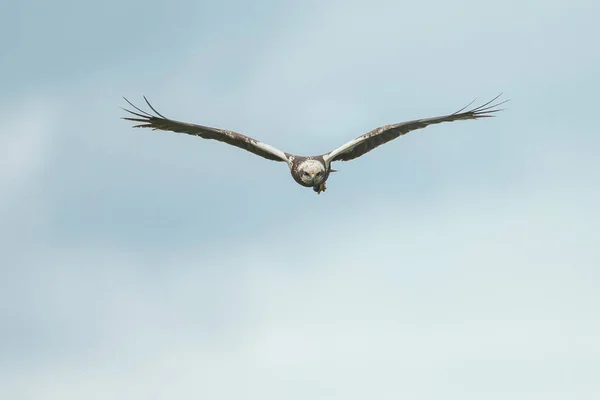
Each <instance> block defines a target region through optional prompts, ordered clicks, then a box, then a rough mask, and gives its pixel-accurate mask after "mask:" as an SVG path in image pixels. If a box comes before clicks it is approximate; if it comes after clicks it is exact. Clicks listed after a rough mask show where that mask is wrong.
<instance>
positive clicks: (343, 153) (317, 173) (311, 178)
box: [122, 93, 508, 194]
mask: <svg viewBox="0 0 600 400" xmlns="http://www.w3.org/2000/svg"><path fill="white" fill-rule="evenodd" d="M501 95H502V93H501V94H499V95H498V96H496V97H494V98H493V99H492V100H490V101H488V102H487V103H485V104H482V105H480V106H478V107H475V108H472V109H470V110H468V111H464V110H465V109H467V107H469V106H470V105H471V104H473V102H474V100H473V101H472V102H471V103H469V104H467V105H466V106H465V107H463V108H461V109H460V110H458V111H456V112H454V113H452V114H448V115H443V116H441V117H433V118H425V119H416V120H412V121H406V122H400V123H396V124H391V125H384V126H380V127H378V128H375V129H373V130H372V131H369V132H367V133H365V134H364V135H362V136H359V137H357V138H356V139H354V140H351V141H349V142H347V143H345V144H344V145H342V146H340V147H338V148H337V149H335V150H333V151H330V152H329V153H325V154H321V155H318V156H308V157H305V156H297V155H294V154H290V153H285V152H283V151H281V150H278V149H276V148H275V147H273V146H270V145H268V144H266V143H262V142H260V141H258V140H256V139H254V138H251V137H249V136H245V135H242V134H241V133H237V132H234V131H229V130H225V129H219V128H211V127H208V126H203V125H196V124H191V123H188V122H181V121H175V120H172V119H169V118H167V117H165V116H164V115H162V114H161V113H159V112H158V111H156V109H155V108H154V107H153V106H152V105H151V104H150V102H149V101H148V99H147V98H146V96H144V100H145V101H146V104H147V105H148V107H150V109H151V110H152V111H153V112H154V113H155V115H152V114H150V113H149V112H146V111H144V110H142V109H140V108H138V107H136V106H135V105H133V104H132V103H131V102H130V101H129V100H127V99H126V98H124V99H125V101H126V102H127V103H129V105H130V106H132V107H133V108H134V109H135V110H136V111H131V110H127V109H125V108H123V110H124V111H127V112H128V113H130V114H132V115H133V116H134V118H132V117H124V118H122V119H125V120H129V121H134V122H140V124H138V125H135V126H133V127H134V128H151V129H152V130H157V129H158V130H163V131H172V132H180V133H187V134H188V135H195V136H200V137H201V138H204V139H213V140H218V141H220V142H225V143H227V144H230V145H232V146H236V147H239V148H241V149H244V150H246V151H249V152H251V153H254V154H256V155H259V156H261V157H263V158H266V159H267V160H272V161H279V162H285V163H287V165H288V167H289V169H290V172H291V174H292V178H294V180H295V181H296V182H297V183H298V184H300V185H302V186H304V187H312V188H313V190H314V191H315V192H316V193H317V194H320V193H321V192H324V191H325V190H326V189H327V188H326V186H325V182H326V181H327V179H328V178H329V174H330V173H331V172H336V170H334V169H331V163H332V162H334V161H350V160H353V159H355V158H357V157H360V156H362V155H364V154H367V153H368V152H370V151H371V150H373V149H374V148H376V147H379V146H381V145H382V144H384V143H387V142H389V141H392V140H394V139H396V138H397V137H399V136H401V135H405V134H407V133H408V132H410V131H414V130H416V129H422V128H425V127H427V126H429V125H433V124H439V123H441V122H451V121H459V120H468V119H479V118H488V117H493V116H494V115H493V113H496V112H498V111H502V110H501V109H499V108H498V107H499V106H500V105H502V104H504V103H506V102H507V101H508V100H504V101H502V102H496V100H498V98H499V97H500V96H501ZM495 102H496V103H495Z"/></svg>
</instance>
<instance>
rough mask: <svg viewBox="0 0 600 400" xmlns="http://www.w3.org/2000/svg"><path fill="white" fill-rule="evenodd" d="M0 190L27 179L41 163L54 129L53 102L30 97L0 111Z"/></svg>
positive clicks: (7, 188)
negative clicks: (0, 112)
mask: <svg viewBox="0 0 600 400" xmlns="http://www.w3.org/2000/svg"><path fill="white" fill-rule="evenodd" d="M0 120H1V121H2V122H1V125H0V132H1V134H0V188H1V189H0V192H2V193H5V194H6V193H7V192H8V191H9V190H15V189H16V188H18V187H21V186H22V185H24V184H26V183H28V182H30V180H31V178H32V177H33V176H34V175H35V173H36V172H37V170H38V169H39V168H40V166H41V165H42V163H43V159H44V156H45V151H46V149H47V146H48V139H49V135H50V133H51V132H52V131H53V130H54V129H55V128H56V125H55V124H56V103H55V102H52V101H50V100H49V99H46V98H42V97H31V98H27V99H24V100H22V101H19V102H17V103H16V104H11V107H10V109H8V110H4V112H3V113H2V114H0Z"/></svg>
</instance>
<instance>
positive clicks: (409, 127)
mask: <svg viewBox="0 0 600 400" xmlns="http://www.w3.org/2000/svg"><path fill="white" fill-rule="evenodd" d="M501 95H502V93H500V94H499V95H498V96H496V97H494V98H493V99H492V100H490V101H488V102H487V103H485V104H483V105H481V106H479V107H475V108H473V109H471V110H469V111H464V112H462V111H463V110H464V109H465V108H467V107H469V106H470V105H471V104H473V102H471V103H469V104H468V105H466V106H465V107H463V108H461V109H460V110H458V111H456V112H455V113H453V114H450V115H444V116H442V117H434V118H425V119H416V120H414V121H406V122H400V123H399V124H392V125H384V126H381V127H379V128H376V129H373V130H372V131H370V132H367V133H365V134H364V135H362V136H359V137H357V138H356V139H354V140H351V141H349V142H348V143H346V144H344V145H343V146H341V147H339V148H337V149H335V150H333V151H332V152H330V153H328V154H326V155H325V156H324V158H325V160H326V161H328V162H331V161H349V160H352V159H355V158H357V157H360V156H362V155H363V154H366V153H368V152H369V151H371V150H373V149H374V148H376V147H379V146H381V145H382V144H384V143H387V142H389V141H391V140H394V139H396V138H397V137H398V136H401V135H405V134H407V133H408V132H410V131H414V130H416V129H423V128H425V127H427V126H429V125H433V124H439V123H441V122H450V121H459V120H464V119H478V118H487V117H493V116H494V115H491V114H493V113H495V112H498V111H501V109H498V108H497V107H498V106H500V105H501V104H504V103H506V102H507V101H508V100H504V101H502V102H500V103H494V101H496V100H497V99H498V98H499V97H500V96H501Z"/></svg>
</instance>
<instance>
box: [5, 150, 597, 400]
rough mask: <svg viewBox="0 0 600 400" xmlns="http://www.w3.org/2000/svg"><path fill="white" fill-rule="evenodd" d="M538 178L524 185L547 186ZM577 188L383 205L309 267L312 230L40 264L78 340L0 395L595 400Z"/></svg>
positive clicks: (347, 225)
mask: <svg viewBox="0 0 600 400" xmlns="http://www.w3.org/2000/svg"><path fill="white" fill-rule="evenodd" d="M586 163H587V161H585V160H584V161H583V162H582V163H581V164H580V165H586ZM532 165H533V167H532V168H533V169H532V170H530V171H529V173H528V175H527V176H526V177H525V178H524V181H528V182H535V181H537V180H538V178H540V177H544V176H546V173H548V171H547V170H546V169H545V167H544V166H543V165H542V166H541V167H540V164H536V163H532ZM570 165H571V167H572V168H575V169H577V166H576V165H574V164H573V163H572V162H570ZM561 167H562V166H561V165H560V164H559V165H556V166H555V169H556V170H560V169H561ZM540 168H541V169H540ZM540 174H541V175H540ZM583 180H584V181H585V179H583ZM542 182H544V181H542ZM582 183H583V182H581V181H579V182H578V181H577V180H574V181H573V182H572V186H571V187H570V190H571V193H572V196H560V187H553V186H552V185H551V184H549V183H547V182H546V183H545V184H544V185H541V186H540V185H538V186H535V185H531V186H529V188H527V187H526V188H523V189H517V190H511V191H506V190H505V189H506V188H498V189H494V190H488V188H485V189H481V190H477V189H475V190H471V191H463V189H464V188H458V190H456V191H451V192H445V193H440V197H438V199H437V201H436V203H435V204H427V203H420V204H417V203H411V202H406V201H405V202H401V203H400V204H397V203H393V204H392V203H386V202H382V201H377V200H374V201H373V202H372V203H371V204H367V205H363V207H365V208H366V209H369V210H372V211H371V212H370V213H369V214H364V213H362V214H356V215H355V216H354V217H353V219H352V220H345V219H344V218H343V215H345V214H346V213H351V212H352V210H345V211H344V212H341V213H339V214H336V215H337V216H336V220H330V221H328V224H327V225H324V226H321V228H320V232H319V235H321V236H322V237H323V238H331V237H335V241H328V240H326V239H324V240H319V241H317V242H316V243H315V244H314V246H313V247H312V248H311V250H310V251H307V249H306V247H302V246H304V244H299V243H298V242H297V240H298V238H299V237H307V238H308V237H309V235H303V234H302V232H308V231H310V230H312V229H314V227H313V225H312V224H311V223H309V222H306V223H304V224H301V225H300V227H299V229H300V230H301V231H296V232H294V233H293V234H290V233H286V232H285V231H284V232H281V231H280V232H278V234H277V236H273V235H272V234H265V235H263V236H261V237H255V238H253V239H250V240H249V241H248V242H247V243H243V244H236V243H232V244H230V252H229V253H227V254H223V253H221V251H222V249H214V250H212V251H209V252H208V253H206V252H204V253H202V254H199V253H197V252H195V251H194V250H193V249H187V250H185V252H184V253H182V252H181V251H179V252H177V253H173V254H168V255H164V256H163V257H161V258H160V259H154V260H152V259H150V260H148V259H144V258H143V257H141V256H140V255H135V254H127V252H125V253H123V251H115V250H114V249H113V250H111V249H110V248H98V249H94V248H90V249H87V250H85V249H83V250H79V251H73V250H68V251H60V250H59V251H55V252H53V253H51V254H43V255H40V258H41V260H43V264H44V268H43V271H44V273H43V274H42V275H28V276H37V278H36V279H39V280H40V282H43V284H39V285H35V287H36V288H37V289H36V290H37V296H39V298H38V301H39V303H37V306H36V308H37V311H35V312H38V313H43V314H44V315H45V322H44V324H43V325H42V326H39V327H38V329H46V330H48V336H49V337H50V336H56V334H58V333H60V332H62V334H63V335H66V337H67V339H68V340H67V341H66V342H65V343H63V344H62V346H64V351H63V352H62V353H63V354H62V356H61V357H51V358H48V359H44V357H41V358H40V359H39V360H38V361H36V362H35V363H33V364H30V365H27V364H26V363H25V364H21V365H17V366H14V368H12V371H10V372H8V373H7V374H5V378H4V381H3V382H0V383H1V384H2V387H4V388H5V390H7V392H6V393H8V395H9V397H11V398H32V399H34V398H45V399H71V398H72V399H76V398H82V397H85V398H92V399H93V398H105V397H106V396H110V397H112V398H115V399H120V398H123V399H125V398H132V397H133V398H164V397H184V396H190V394H193V396H200V397H203V398H204V397H206V398H215V399H220V398H223V399H225V398H239V397H250V398H259V397H260V398H264V399H270V398H281V397H285V398H292V399H296V398H297V399H301V398H306V397H307V396H311V397H317V398H348V399H353V398H357V399H358V398H365V397H369V396H371V397H378V398H390V399H391V398H398V397H402V396H413V397H416V398H424V399H425V398H440V397H445V398H461V399H465V398H466V399H470V398H473V399H475V398H480V396H481V395H485V396H486V398H489V397H492V398H501V397H502V395H504V396H507V395H510V396H511V398H522V399H531V398H539V399H542V398H544V399H552V398H556V399H558V398H563V396H564V395H565V394H568V395H570V396H574V395H576V394H577V393H584V394H586V395H588V396H590V395H592V394H593V393H595V394H599V393H600V385H598V384H597V383H596V381H597V380H596V379H595V377H592V376H590V374H589V371H590V368H592V366H593V365H598V363H600V347H599V346H598V341H597V340H596V338H597V337H598V336H600V324H599V323H598V321H597V318H596V317H595V315H596V312H597V308H598V306H600V297H599V296H598V293H597V290H596V288H595V285H594V282H596V281H597V278H598V276H597V272H596V268H595V266H597V265H598V264H599V263H600V257H599V256H598V253H597V251H596V249H595V246H594V241H593V239H592V238H593V237H594V232H595V227H596V226H597V223H598V222H600V221H597V217H596V220H592V221H590V220H589V216H587V215H586V212H587V211H588V210H590V209H591V207H592V206H593V204H592V201H593V199H594V198H596V197H597V196H598V190H597V188H593V187H589V186H587V185H585V184H582ZM470 200H474V201H470ZM574 235H576V236H577V237H574ZM40 266H41V262H40ZM24 279H25V280H27V279H30V278H27V277H24ZM31 289H33V287H32V288H31ZM40 291H41V292H40ZM44 291H46V292H44ZM29 311H31V310H29ZM57 326H58V328H57ZM53 330H56V331H53ZM69 341H73V342H74V343H77V342H78V341H80V342H82V343H83V347H82V343H79V344H77V345H76V346H75V345H73V346H75V348H74V349H75V350H73V349H72V350H69V349H70V346H69V343H68V342H69ZM85 343H88V346H89V347H88V348H86V346H85ZM432 382H435V385H432Z"/></svg>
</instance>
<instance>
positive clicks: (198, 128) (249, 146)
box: [122, 96, 288, 162]
mask: <svg viewBox="0 0 600 400" xmlns="http://www.w3.org/2000/svg"><path fill="white" fill-rule="evenodd" d="M123 98H124V97H123ZM124 99H125V98H124ZM144 100H146V104H148V107H150V108H151V109H152V111H154V112H155V113H156V115H152V114H149V113H148V112H146V111H144V110H141V109H139V108H138V107H136V106H134V105H133V104H132V103H131V102H130V101H129V100H127V99H125V101H126V102H127V103H129V105H130V106H132V107H133V108H135V109H136V110H137V111H138V112H134V111H131V110H127V109H125V108H123V110H125V111H127V112H128V113H130V114H133V115H134V116H135V117H136V118H131V117H127V118H122V119H126V120H128V121H135V122H141V124H139V125H135V126H133V127H134V128H152V130H156V129H159V130H162V131H172V132H180V133H187V134H188V135H195V136H200V137H201V138H204V139H213V140H218V141H220V142H225V143H227V144H230V145H232V146H235V147H239V148H241V149H244V150H246V151H249V152H251V153H254V154H256V155H259V156H261V157H264V158H266V159H268V160H273V161H285V162H288V158H287V155H286V154H285V153H284V152H283V151H280V150H277V149H276V148H274V147H272V146H269V145H268V144H265V143H261V142H259V141H258V140H256V139H253V138H251V137H248V136H245V135H242V134H241V133H237V132H233V131H227V130H224V129H218V128H211V127H208V126H202V125H195V124H189V123H187V122H181V121H175V120H172V119H168V118H166V117H165V116H164V115H162V114H161V113H159V112H158V111H156V109H155V108H154V107H152V105H151V104H150V102H149V101H148V99H146V96H144Z"/></svg>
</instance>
